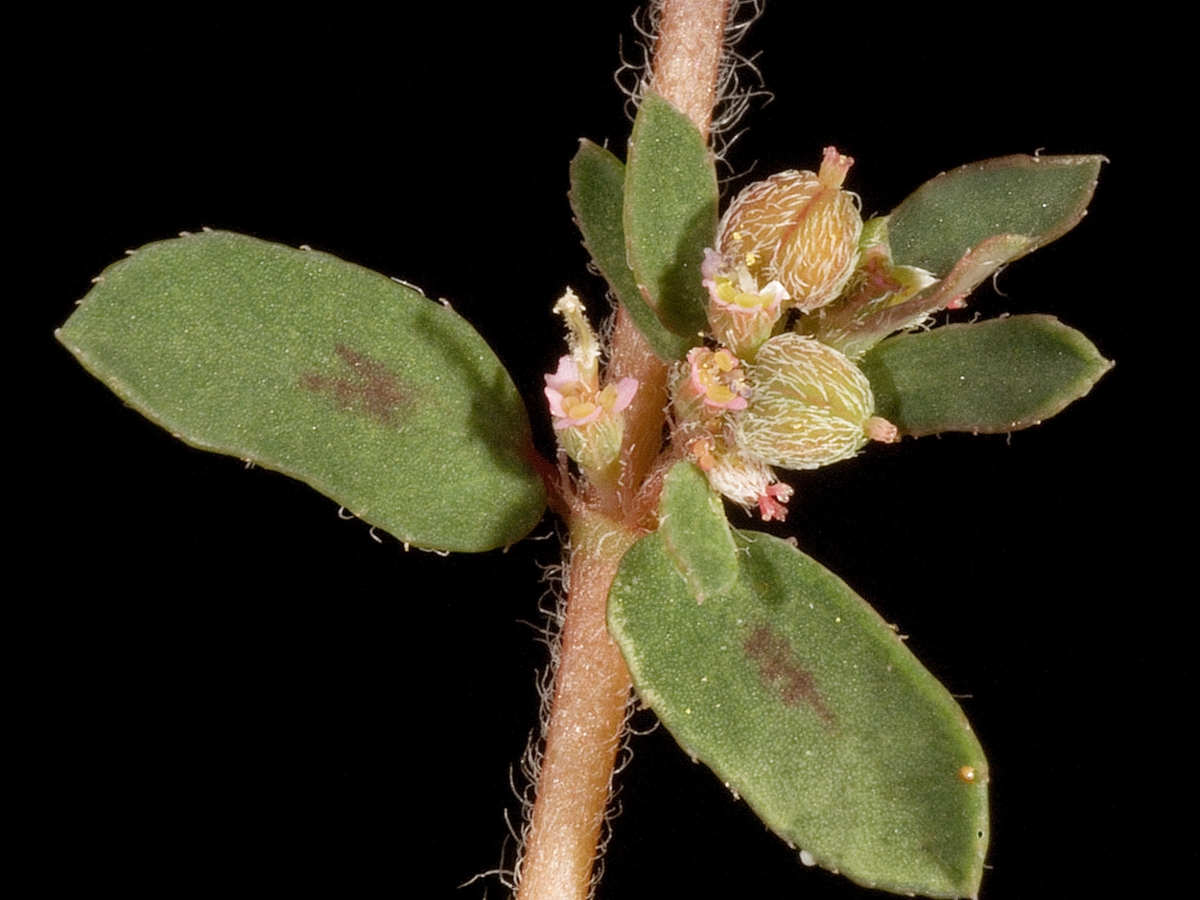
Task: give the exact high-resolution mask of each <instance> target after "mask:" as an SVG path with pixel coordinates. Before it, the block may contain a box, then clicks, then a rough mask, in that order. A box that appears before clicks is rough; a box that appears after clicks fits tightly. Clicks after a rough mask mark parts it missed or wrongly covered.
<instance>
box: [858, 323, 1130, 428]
mask: <svg viewBox="0 0 1200 900" xmlns="http://www.w3.org/2000/svg"><path fill="white" fill-rule="evenodd" d="M860 366H861V368H862V371H863V372H864V373H865V374H866V376H867V378H868V379H869V380H870V382H871V389H872V391H873V392H874V394H875V412H876V413H877V414H878V415H881V416H883V417H884V418H885V419H887V420H888V421H890V422H892V423H893V424H894V425H895V426H896V427H897V428H899V429H900V431H901V432H902V433H903V434H911V435H923V434H936V433H938V432H943V431H970V432H975V433H997V432H1008V431H1017V430H1019V429H1021V428H1028V427H1029V426H1031V425H1037V424H1038V423H1039V422H1041V421H1042V420H1044V419H1048V418H1050V417H1051V416H1053V415H1055V414H1056V413H1059V412H1061V411H1062V410H1063V409H1064V408H1065V407H1066V406H1067V405H1068V404H1069V403H1071V402H1073V401H1075V400H1078V399H1079V398H1080V397H1082V396H1084V395H1085V394H1087V392H1088V391H1090V390H1091V389H1092V385H1094V384H1095V383H1096V382H1097V381H1098V380H1099V379H1100V376H1102V375H1103V374H1104V373H1105V372H1107V371H1108V370H1109V369H1110V368H1112V363H1111V362H1109V361H1108V360H1106V359H1105V358H1104V357H1103V356H1101V355H1100V351H1099V350H1097V349H1096V347H1095V345H1093V344H1092V342H1091V341H1089V340H1088V339H1087V338H1086V337H1084V336H1083V335H1082V334H1080V333H1079V332H1078V331H1076V330H1075V329H1073V328H1068V327H1067V326H1066V325H1063V324H1062V323H1061V322H1059V321H1058V320H1057V319H1055V318H1054V317H1053V316H1042V315H1029V316H1011V317H1009V318H1004V319H992V320H990V321H987V322H977V323H974V324H969V325H968V324H963V325H946V326H944V327H942V328H935V329H934V330H933V331H928V332H924V333H918V334H900V335H896V336H895V337H893V338H889V339H888V340H886V341H883V342H882V343H881V344H879V345H878V346H877V347H875V348H874V349H873V350H871V351H870V352H869V353H867V354H866V356H864V357H863V359H862V362H861V364H860Z"/></svg>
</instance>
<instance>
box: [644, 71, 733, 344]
mask: <svg viewBox="0 0 1200 900" xmlns="http://www.w3.org/2000/svg"><path fill="white" fill-rule="evenodd" d="M717 199H718V195H717V170H716V167H715V166H714V164H713V160H712V157H711V155H710V154H709V152H708V146H707V144H706V143H705V141H704V137H703V136H702V135H701V134H700V132H699V131H698V130H697V129H696V126H695V125H693V124H692V123H691V121H690V120H689V119H688V118H687V116H685V115H684V114H683V113H681V112H679V111H678V110H677V109H675V107H673V106H672V105H671V104H670V103H668V102H667V101H666V100H664V99H663V98H662V97H659V96H658V95H657V94H654V93H647V94H646V96H645V97H644V98H643V99H642V105H641V107H640V108H639V109H638V114H637V118H636V119H635V120H634V122H633V136H632V138H631V139H630V142H629V161H628V165H627V166H626V168H625V240H626V244H627V248H628V256H629V265H630V267H631V268H632V269H633V273H634V278H635V279H636V281H637V284H638V286H639V288H640V289H641V290H642V294H643V296H645V298H646V300H647V301H648V302H649V304H650V305H651V306H652V307H653V308H654V310H655V312H656V313H657V314H658V318H659V320H660V321H661V322H662V323H663V325H665V326H666V327H667V329H668V330H669V331H671V332H673V333H674V334H677V335H680V336H681V337H685V338H687V339H688V340H689V341H692V340H694V339H695V337H696V335H697V334H698V333H701V332H705V331H707V330H708V316H707V309H708V292H707V291H706V290H705V289H704V287H703V285H701V284H700V281H701V275H700V264H701V263H702V262H703V261H704V248H705V247H713V246H715V244H716V236H717Z"/></svg>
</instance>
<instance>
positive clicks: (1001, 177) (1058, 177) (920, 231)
mask: <svg viewBox="0 0 1200 900" xmlns="http://www.w3.org/2000/svg"><path fill="white" fill-rule="evenodd" d="M1104 161H1105V160H1104V157H1103V156H1040V157H1039V156H1004V157H1000V158H999V159H989V160H985V161H983V162H977V163H971V164H969V165H965V166H960V167H959V168H957V169H954V170H953V171H950V172H943V173H942V174H941V175H938V176H937V177H936V178H934V179H933V180H931V181H927V182H925V184H923V185H921V187H919V188H917V190H916V191H914V192H913V193H912V194H910V195H909V196H908V197H907V198H906V199H905V200H904V202H903V203H901V204H900V205H899V206H898V207H896V209H895V211H894V212H893V213H892V214H891V216H890V217H889V219H888V234H889V236H890V238H891V247H892V258H893V260H894V261H895V263H896V265H901V266H919V267H920V268H922V269H927V270H928V271H930V272H932V273H933V274H934V275H937V276H938V277H942V276H944V275H946V274H947V273H948V272H949V271H950V270H951V269H952V268H953V267H954V265H955V263H957V262H958V261H959V259H961V258H962V256H963V254H964V253H967V252H968V251H970V250H972V249H974V248H975V247H977V246H978V245H979V244H981V243H982V242H983V241H985V240H987V239H988V238H990V237H992V236H993V235H998V234H1009V235H1021V236H1024V237H1027V238H1030V239H1031V240H1030V243H1029V244H1028V246H1026V247H1025V249H1024V251H1023V253H1022V254H1021V255H1024V254H1025V253H1032V252H1033V251H1034V250H1036V249H1037V248H1038V247H1043V246H1045V245H1046V244H1048V243H1050V242H1051V241H1053V240H1054V239H1055V238H1058V237H1061V236H1062V235H1064V234H1066V233H1067V232H1068V231H1070V230H1071V229H1072V228H1074V227H1075V226H1076V225H1077V224H1078V223H1079V221H1080V219H1082V218H1083V216H1084V214H1085V212H1086V210H1087V205H1088V203H1089V202H1091V199H1092V194H1093V192H1094V191H1095V190H1096V178H1097V176H1098V175H1099V173H1100V164H1101V163H1102V162H1104Z"/></svg>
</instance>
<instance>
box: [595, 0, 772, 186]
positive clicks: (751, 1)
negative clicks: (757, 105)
mask: <svg viewBox="0 0 1200 900" xmlns="http://www.w3.org/2000/svg"><path fill="white" fill-rule="evenodd" d="M762 11H763V0H729V14H728V17H727V19H726V23H725V36H724V41H723V43H722V45H721V63H720V66H719V68H718V69H717V85H716V96H715V98H714V101H713V115H712V123H711V124H710V125H709V134H710V135H711V141H712V146H713V154H714V155H715V156H716V158H717V160H718V161H720V162H722V163H724V162H725V155H726V153H727V152H728V151H729V148H730V147H731V146H732V145H733V142H734V141H736V140H737V139H738V137H740V136H741V132H740V131H736V130H735V129H736V128H737V124H738V122H739V121H741V118H742V116H743V115H745V114H746V112H747V110H749V108H750V105H751V103H752V102H753V101H754V100H755V99H757V98H760V97H761V98H763V99H764V102H769V101H770V98H771V92H770V91H767V90H764V88H763V79H762V74H761V73H760V72H759V71H758V66H756V65H755V60H757V59H758V54H755V55H754V56H749V57H748V56H743V55H742V54H741V53H739V52H738V51H737V45H738V42H740V41H741V39H742V37H743V36H744V35H745V34H746V31H747V30H748V29H749V28H750V26H751V25H753V24H754V23H755V21H757V20H758V17H759V16H761V15H762ZM661 18H662V0H651V2H650V3H649V4H648V5H647V6H646V7H645V8H644V9H641V10H638V12H636V13H634V15H633V27H634V28H635V29H636V30H637V33H638V39H637V49H638V51H640V59H638V58H635V59H633V60H632V61H631V60H629V59H626V58H625V49H624V46H622V48H621V65H620V66H618V67H617V71H616V72H615V73H614V74H613V79H614V80H615V81H616V82H617V87H619V88H620V89H621V93H623V94H624V95H625V97H626V101H625V114H626V115H627V116H628V117H629V119H630V120H631V121H632V119H633V118H634V116H635V115H636V113H637V108H638V106H640V105H641V102H642V97H643V96H645V94H646V91H647V90H649V88H650V83H651V67H652V60H653V46H654V38H655V36H656V35H657V34H658V26H659V22H660V19H661Z"/></svg>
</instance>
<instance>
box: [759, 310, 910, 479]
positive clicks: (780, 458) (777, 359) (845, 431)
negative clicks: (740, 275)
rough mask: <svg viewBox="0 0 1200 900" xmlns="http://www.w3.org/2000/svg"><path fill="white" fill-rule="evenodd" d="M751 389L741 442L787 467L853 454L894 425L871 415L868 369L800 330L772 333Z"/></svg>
mask: <svg viewBox="0 0 1200 900" xmlns="http://www.w3.org/2000/svg"><path fill="white" fill-rule="evenodd" d="M747 380H748V381H749V382H750V385H751V388H752V390H753V394H752V395H751V398H750V402H749V404H748V405H747V407H746V409H745V410H744V411H743V412H742V413H741V415H740V416H739V417H738V423H737V429H738V444H739V445H740V446H741V447H742V448H743V449H744V450H747V451H749V452H750V453H753V454H754V455H755V456H758V457H760V458H762V459H763V460H764V461H765V462H767V463H769V464H771V465H775V466H781V467H783V468H785V469H815V468H818V467H819V466H824V465H828V464H829V463H834V462H838V461H839V460H843V459H848V458H849V457H851V456H853V455H854V454H855V453H857V452H858V450H859V449H860V448H861V447H862V446H863V445H864V444H866V443H867V441H868V440H870V439H872V438H874V439H876V440H884V441H891V440H894V439H895V437H896V431H895V427H894V426H892V425H891V423H890V422H888V421H887V420H886V419H882V418H880V417H878V416H875V415H873V413H874V411H875V397H874V395H873V394H872V393H871V384H870V382H868V381H867V378H866V376H865V375H863V373H862V372H860V371H859V370H858V368H857V367H856V366H855V365H854V364H853V363H852V362H850V360H848V359H847V358H846V357H845V356H843V355H842V354H841V353H839V352H838V351H837V350H834V349H833V348H832V347H828V346H826V345H825V344H822V343H820V342H819V341H815V340H813V339H812V338H808V337H804V336H802V335H799V334H794V333H786V334H781V335H778V336H777V337H773V338H771V340H769V341H767V342H766V343H765V344H763V346H762V348H761V349H760V350H759V351H758V360H757V362H756V363H755V364H754V365H753V366H751V367H750V369H749V372H748V374H747Z"/></svg>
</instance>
